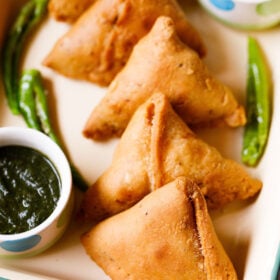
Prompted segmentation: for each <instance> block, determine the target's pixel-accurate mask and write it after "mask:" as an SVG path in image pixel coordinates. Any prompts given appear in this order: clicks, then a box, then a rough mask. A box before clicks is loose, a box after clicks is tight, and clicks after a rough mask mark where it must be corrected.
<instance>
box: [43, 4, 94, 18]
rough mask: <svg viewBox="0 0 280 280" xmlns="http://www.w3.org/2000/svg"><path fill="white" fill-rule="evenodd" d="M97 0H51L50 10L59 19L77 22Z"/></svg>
mask: <svg viewBox="0 0 280 280" xmlns="http://www.w3.org/2000/svg"><path fill="white" fill-rule="evenodd" d="M93 2H95V0H50V1H49V4H48V10H49V13H50V15H51V16H52V17H53V18H55V19H56V20H58V21H65V22H69V23H73V22H75V21H76V20H77V19H78V18H79V17H80V16H81V15H82V14H83V12H85V11H86V9H87V8H89V7H90V5H91V4H92V3H93Z"/></svg>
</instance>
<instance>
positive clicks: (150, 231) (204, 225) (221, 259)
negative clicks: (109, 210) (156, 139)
mask: <svg viewBox="0 0 280 280" xmlns="http://www.w3.org/2000/svg"><path fill="white" fill-rule="evenodd" d="M81 240H82V243H83V245H84V247H85V249H86V252H87V253H88V254H89V256H90V257H91V258H92V259H93V260H94V261H95V262H96V263H97V264H98V265H99V266H100V267H101V268H102V269H103V270H104V271H105V273H106V274H108V275H109V276H110V277H111V279H112V280H120V279H122V280H125V279H127V280H128V279H129V280H140V279H141V280H175V279H176V280H199V279H201V280H202V279H203V280H218V279H220V280H222V279H223V280H237V275H236V272H235V269H234V267H233V265H232V263H231V260H230V259H229V257H228V256H227V254H226V252H225V250H224V248H223V246H222V244H221V242H220V241H219V239H218V237H217V235H216V233H215V230H214V227H213V225H212V221H211V219H210V217H209V214H208V210H207V206H206V203H205V200H204V197H203V195H202V194H201V192H200V189H199V188H198V187H197V186H196V185H195V184H193V183H192V182H191V181H188V180H186V178H184V177H180V178H177V179H176V180H175V181H173V182H171V183H169V184H167V185H165V186H163V187H162V188H160V189H158V190H156V191H154V192H152V193H150V194H149V195H147V196H146V197H145V198H144V199H143V200H141V201H140V202H139V203H138V204H136V205H134V206H133V207H132V208H130V209H128V210H126V211H124V212H122V213H120V214H118V215H115V216H113V217H111V218H109V219H107V220H105V221H103V222H101V223H100V224H98V225H97V226H95V227H93V228H92V229H91V230H90V231H89V232H88V233H86V234H84V235H83V236H82V239H81Z"/></svg>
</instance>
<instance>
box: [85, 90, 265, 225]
mask: <svg viewBox="0 0 280 280" xmlns="http://www.w3.org/2000/svg"><path fill="white" fill-rule="evenodd" d="M179 176H186V177H188V178H190V179H191V180H193V181H194V182H195V183H197V184H198V185H199V186H200V187H201V190H202V192H203V194H204V195H205V197H206V201H207V203H208V205H209V207H211V208H219V207H222V206H224V205H226V204H227V203H229V202H232V201H234V200H239V199H247V198H249V197H252V196H254V195H255V194H256V193H257V192H258V191H259V190H260V188H261V186H262V183H261V182H260V181H259V180H257V179H253V178H252V177H251V176H250V175H249V174H248V173H247V172H246V171H245V169H243V167H242V166H241V165H239V164H238V163H236V162H235V161H232V160H229V159H225V158H223V157H222V156H221V154H220V153H219V152H218V151H217V150H216V149H215V148H214V147H211V146H209V145H208V144H207V143H205V142H204V141H202V140H201V139H199V138H198V137H197V136H196V135H195V134H194V133H193V132H192V131H191V130H190V129H189V128H188V127H187V125H186V124H185V123H184V122H183V121H182V120H181V118H180V117H179V116H178V115H177V114H176V113H175V112H174V111H173V109H172V107H171V105H170V103H169V102H168V100H167V97H166V96H165V95H163V94H161V93H157V94H154V95H153V96H152V97H151V98H149V99H148V100H147V101H146V102H145V103H144V104H143V105H141V106H140V107H139V109H138V110H137V111H136V113H135V114H134V116H133V118H132V119H131V121H130V123H129V125H128V127H127V129H126V130H125V132H124V134H123V135H122V138H121V139H120V141H119V143H118V145H117V147H116V150H115V152H114V155H113V159H112V163H111V165H110V167H109V168H108V169H107V170H106V171H105V172H104V173H103V174H102V175H101V176H100V177H99V178H98V180H97V181H96V182H95V184H93V185H92V186H91V187H90V188H89V190H88V191H87V192H86V193H85V196H84V200H83V202H82V211H81V213H82V215H83V216H84V218H85V219H86V220H95V221H98V220H101V219H104V218H106V217H108V216H111V215H113V214H116V213H118V212H120V211H123V210H125V209H127V208H129V207H131V206H132V205H134V204H135V203H136V202H138V201H139V200H141V199H142V198H143V197H144V196H145V195H147V194H148V193H150V192H151V191H154V190H156V189H158V188H159V187H161V186H162V185H164V184H166V183H168V182H171V181H173V180H174V179H176V178H177V177H179Z"/></svg>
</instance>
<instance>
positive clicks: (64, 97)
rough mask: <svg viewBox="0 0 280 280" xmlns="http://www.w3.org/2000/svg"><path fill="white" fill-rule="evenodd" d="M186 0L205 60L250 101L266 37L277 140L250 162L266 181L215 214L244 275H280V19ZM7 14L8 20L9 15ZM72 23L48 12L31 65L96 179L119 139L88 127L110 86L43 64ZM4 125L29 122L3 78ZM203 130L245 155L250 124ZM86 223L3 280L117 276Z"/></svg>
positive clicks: (7, 270) (5, 263)
mask: <svg viewBox="0 0 280 280" xmlns="http://www.w3.org/2000/svg"><path fill="white" fill-rule="evenodd" d="M4 2H7V1H1V2H0V6H1V5H2V3H4ZM181 4H182V6H183V8H184V10H185V11H186V15H187V17H188V18H189V20H190V21H191V22H192V23H193V25H194V26H195V27H196V28H197V29H198V30H199V32H200V33H201V35H202V37H203V40H204V42H205V44H206V46H207V50H208V54H207V57H206V58H205V59H204V62H205V63H206V65H207V66H208V68H209V69H210V71H211V72H212V73H213V74H214V75H215V76H216V77H217V78H219V79H220V80H221V81H223V82H224V83H225V84H227V85H228V86H230V87H231V88H232V89H233V91H234V93H235V95H236V97H237V99H238V100H239V101H240V102H241V103H243V104H244V102H245V95H244V92H245V85H246V73H247V36H248V35H249V34H250V35H252V36H254V37H256V38H257V39H258V40H259V43H260V44H261V46H262V48H263V50H264V51H265V53H266V55H267V58H268V61H269V64H270V67H271V69H272V75H273V82H274V100H273V104H274V105H273V119H272V125H271V132H270V138H269V143H268V146H267V149H266V152H265V155H264V157H263V159H262V161H261V162H260V164H259V165H258V167H257V168H251V169H249V168H248V172H250V173H251V174H252V175H254V176H256V177H258V178H260V179H261V180H262V181H263V184H264V185H263V189H262V191H261V193H260V195H259V196H258V197H257V198H256V199H254V200H250V201H247V202H242V203H236V204H233V205H230V206H229V207H227V208H225V209H223V210H222V211H217V212H212V213H211V215H212V217H213V222H214V226H215V228H216V231H217V234H218V236H219V238H220V240H221V242H222V243H223V245H224V248H225V250H226V251H227V253H228V255H229V256H230V258H231V260H232V262H233V264H234V266H235V268H236V270H237V273H238V276H239V277H240V279H248V280H252V279H254V280H258V279H259V280H263V279H274V277H275V275H276V271H277V267H278V261H279V260H278V257H277V253H278V245H279V240H280V203H279V197H280V187H279V184H278V181H279V180H278V176H277V172H278V173H279V171H278V168H279V166H280V146H279V143H278V142H279V141H278V139H280V126H279V122H280V120H279V118H280V108H279V109H278V108H277V107H279V104H280V100H279V96H280V52H279V45H280V44H279V43H280V27H279V26H278V27H277V28H274V29H271V30H266V31H260V32H247V31H240V30H234V29H231V28H229V27H227V26H224V25H222V24H221V23H219V22H217V21H215V20H214V19H213V18H211V17H210V16H209V15H208V14H207V13H206V12H205V11H204V10H203V9H201V8H200V7H199V5H198V4H197V3H196V2H192V1H190V0H189V1H185V2H184V3H183V1H181ZM2 11H3V10H2ZM5 11H8V9H6V10H5ZM11 12H13V10H11ZM4 18H6V20H7V18H8V17H7V16H6V17H2V19H4ZM5 23H6V22H5V21H3V20H1V22H0V24H1V30H0V31H3V29H4V27H6V24H5ZM2 27H3V28H2ZM68 29H69V26H68V25H67V24H63V23H58V22H56V21H54V20H53V19H51V18H47V19H46V20H45V21H44V22H43V24H42V25H41V26H40V28H39V29H38V30H37V32H36V33H35V34H34V36H32V39H31V40H30V42H29V45H28V47H27V50H26V54H25V60H24V65H23V66H24V68H31V67H35V68H38V69H40V70H41V72H42V74H43V76H44V78H45V79H46V80H47V82H48V90H49V101H50V104H51V106H50V107H51V114H52V117H53V121H54V123H55V125H56V128H57V130H58V131H59V133H60V135H61V137H62V139H63V141H64V143H65V146H66V147H67V152H68V154H69V156H70V157H71V159H72V161H73V162H74V163H75V165H76V166H77V167H78V168H79V169H80V170H81V173H82V174H83V175H84V176H85V178H86V180H87V181H88V182H89V183H90V184H91V183H93V182H94V181H95V180H96V179H97V178H98V176H99V175H100V174H101V173H102V172H103V171H104V170H105V169H106V168H107V167H108V166H109V164H110V161H111V158H112V153H113V151H114V148H115V146H116V144H117V142H118V140H117V139H114V140H111V141H109V142H106V143H97V142H93V141H91V140H88V139H85V138H84V137H83V136H82V134H81V131H82V128H83V126H84V124H85V122H86V120H87V118H88V116H89V114H90V113H91V111H92V109H93V107H94V106H96V105H97V104H98V102H99V100H100V99H101V98H102V97H103V96H104V94H105V92H106V88H100V87H98V86H96V85H94V84H90V83H87V82H81V81H75V80H71V79H68V78H65V77H63V76H61V75H58V74H57V73H55V72H54V71H52V70H50V69H48V68H46V67H44V66H42V64H41V62H42V60H43V58H44V57H45V56H46V55H47V53H48V52H49V51H50V50H51V48H52V46H53V44H54V43H55V42H56V40H57V39H58V38H59V37H60V36H61V35H63V34H64V33H65V32H66V31H67V30H68ZM0 40H1V37H0ZM0 126H25V124H24V123H23V121H22V119H21V118H19V117H16V116H13V115H12V114H11V113H10V112H9V110H8V107H7V104H6V101H5V97H4V93H3V89H2V86H1V89H0ZM196 132H197V133H198V135H199V136H200V137H201V138H202V139H204V140H205V141H207V142H208V143H209V144H211V145H213V146H215V147H217V149H218V150H219V151H220V152H221V153H222V155H224V156H225V157H228V158H232V159H234V160H236V161H238V162H241V159H240V151H241V144H242V132H243V130H242V128H239V129H234V130H233V129H228V128H219V129H201V130H199V131H196ZM84 231H85V229H84V228H83V227H81V225H79V224H78V223H77V221H76V220H75V218H74V217H73V221H72V223H71V225H70V227H69V228H68V230H67V232H66V233H65V235H64V236H63V237H62V239H61V240H59V241H58V242H57V243H56V244H55V245H54V246H53V247H52V248H50V249H49V250H47V251H46V252H45V253H43V254H41V255H39V256H36V257H32V258H27V259H20V260H16V261H14V260H0V280H2V279H30V280H31V279H67V280H71V279H79V280H83V279H84V280H88V279H93V280H105V279H109V278H108V277H107V276H106V275H105V274H104V272H103V271H102V270H101V269H100V268H99V267H98V266H97V265H96V264H95V263H94V262H93V261H91V260H90V259H89V257H88V256H87V255H86V254H85V251H84V249H83V247H82V245H81V243H80V240H79V238H80V235H81V234H82V233H83V232H84ZM1 277H2V278H1ZM275 279H276V277H275Z"/></svg>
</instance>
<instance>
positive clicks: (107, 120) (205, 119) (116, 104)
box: [83, 17, 246, 140]
mask: <svg viewBox="0 0 280 280" xmlns="http://www.w3.org/2000/svg"><path fill="white" fill-rule="evenodd" d="M154 91H160V92H162V93H164V94H165V95H166V96H168V99H169V101H170V102H171V104H172V106H173V107H174V109H175V111H176V112H177V113H178V114H179V115H180V116H181V117H182V118H183V120H184V121H185V122H186V123H188V124H190V125H198V124H199V125H200V126H201V125H205V124H207V125H209V124H210V123H211V125H212V126H214V125H217V123H222V124H224V123H225V124H226V125H228V126H230V127H236V126H241V125H244V123H245V122H246V116H245V112H244V108H243V107H242V106H241V105H239V104H238V102H237V100H236V98H235V97H234V94H233V93H232V91H231V90H230V89H229V88H228V87H227V86H225V85H224V84H223V83H221V82H220V81H218V80H217V79H216V78H215V77H214V76H213V75H212V74H211V73H210V71H209V70H208V68H207V67H206V65H205V64H204V62H203V61H202V60H201V59H200V57H199V56H198V55H197V53H196V52H194V51H193V50H192V49H190V48H189V47H188V46H186V45H185V44H184V43H183V42H182V41H181V40H180V38H179V37H178V36H177V33H176V28H175V24H174V22H173V20H172V19H171V18H168V17H159V18H158V19H157V21H156V23H155V25H154V26H153V28H152V30H151V31H150V32H149V34H148V35H146V36H145V37H144V38H142V39H141V40H140V41H139V42H138V44H137V45H136V46H135V47H134V50H133V52H132V54H131V57H130V58H129V60H128V62H127V64H126V66H125V68H124V69H123V70H122V71H121V72H120V73H119V74H118V75H117V77H116V78H115V79H114V81H113V82H112V83H111V85H110V87H109V88H108V91H107V92H106V95H105V96H104V98H103V99H102V100H101V101H100V103H99V104H97V106H96V107H95V108H93V111H92V113H91V115H90V116H89V118H88V120H87V122H86V124H85V127H84V130H83V133H84V135H85V136H86V137H87V138H92V139H94V140H104V139H107V138H110V137H112V136H120V135H121V134H122V133H123V131H124V129H125V128H126V126H127V124H128V122H129V120H130V118H131V117H132V115H133V113H134V112H135V111H136V109H137V108H138V106H139V105H140V104H142V103H143V102H144V101H145V100H147V98H149V96H150V95H151V94H152V93H153V92H154Z"/></svg>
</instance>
